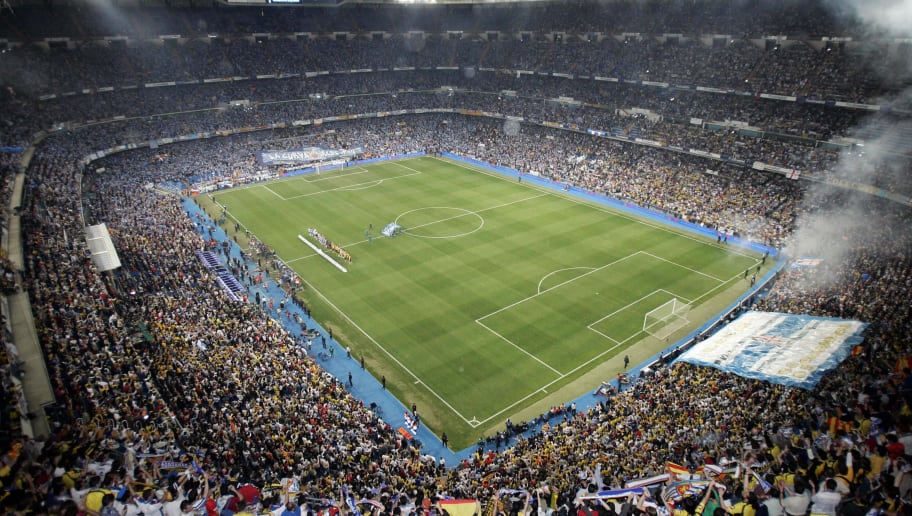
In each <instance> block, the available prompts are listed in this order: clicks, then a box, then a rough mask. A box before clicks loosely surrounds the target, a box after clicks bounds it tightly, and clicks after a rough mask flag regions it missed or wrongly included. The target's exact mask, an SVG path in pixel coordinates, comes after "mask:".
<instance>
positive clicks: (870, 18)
mask: <svg viewBox="0 0 912 516" xmlns="http://www.w3.org/2000/svg"><path fill="white" fill-rule="evenodd" d="M834 3H835V4H836V8H837V9H839V10H840V11H842V10H843V9H845V10H849V11H850V12H852V14H854V15H855V16H856V17H858V19H859V20H860V21H861V22H862V23H864V24H865V25H866V26H867V28H869V29H871V31H870V32H869V35H872V36H873V35H877V34H878V33H880V34H881V35H891V36H893V37H909V36H912V0H837V1H836V2H834Z"/></svg>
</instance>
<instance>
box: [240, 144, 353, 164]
mask: <svg viewBox="0 0 912 516" xmlns="http://www.w3.org/2000/svg"><path fill="white" fill-rule="evenodd" d="M363 153H364V151H363V150H362V149H361V147H355V148H353V149H324V148H322V147H307V148H304V149H299V150H288V151H275V150H272V151H261V152H258V153H257V159H259V160H260V163H262V164H264V165H289V164H294V163H311V162H314V161H330V160H335V159H349V158H354V157H355V156H360V155H361V154H363Z"/></svg>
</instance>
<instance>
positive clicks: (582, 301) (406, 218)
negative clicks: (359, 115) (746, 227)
mask: <svg viewBox="0 0 912 516" xmlns="http://www.w3.org/2000/svg"><path fill="white" fill-rule="evenodd" d="M214 197H215V200H216V201H217V202H218V203H220V204H222V205H224V206H227V208H228V210H229V212H230V214H231V216H232V217H234V218H236V219H237V220H238V221H240V223H241V224H242V225H243V226H245V227H246V228H247V229H248V230H250V231H251V232H252V233H253V234H255V235H256V236H257V237H258V238H259V239H261V240H262V241H264V242H266V243H267V244H268V245H269V246H271V247H272V248H273V249H275V250H276V252H277V253H278V255H279V257H280V258H281V259H282V260H283V261H285V262H286V263H288V264H289V265H290V266H291V267H292V268H293V269H294V270H295V271H296V272H297V273H298V274H300V275H301V276H302V277H303V278H305V279H306V280H307V282H308V283H309V284H310V285H311V290H317V291H319V292H320V293H321V294H323V295H324V296H326V298H328V299H329V300H330V301H331V303H332V307H328V306H327V308H325V313H316V315H317V317H318V320H321V323H322V322H323V319H324V318H325V319H327V320H328V322H329V321H333V322H336V321H341V324H340V325H339V326H341V327H343V328H346V327H347V328H348V329H347V330H346V331H345V335H344V337H343V338H344V339H345V340H346V344H350V345H351V347H352V349H353V354H354V355H355V356H356V357H360V356H361V355H363V356H364V357H365V358H366V361H367V363H368V368H369V369H371V370H372V371H374V372H375V375H376V376H378V377H379V375H380V374H385V375H386V377H387V385H388V386H390V388H391V390H392V391H393V393H394V394H396V395H397V396H398V397H399V398H400V399H402V400H403V401H404V402H405V403H406V405H409V404H411V403H412V402H417V403H418V406H419V407H420V409H419V410H420V411H421V414H422V420H423V421H424V422H425V423H426V424H428V425H429V426H430V427H431V428H432V429H435V430H436V431H437V433H439V432H440V431H443V430H445V431H446V432H447V434H448V435H449V436H450V441H451V442H452V443H453V444H454V446H461V445H468V444H471V443H472V442H474V440H475V439H477V437H478V436H479V434H480V433H481V432H482V431H483V430H490V429H492V428H501V427H502V423H503V421H504V420H506V419H507V418H508V417H510V416H511V415H513V414H515V413H516V412H517V411H519V410H521V409H522V408H524V407H526V406H528V405H530V404H532V403H534V402H536V401H540V400H541V399H542V398H543V397H544V396H545V395H546V394H547V393H548V392H553V391H554V390H556V389H558V388H561V387H565V386H567V385H568V384H571V383H572V382H573V381H574V380H578V379H579V378H580V376H581V375H582V374H584V373H586V372H588V371H590V370H591V369H592V368H593V367H595V366H597V365H598V364H599V363H601V362H604V361H605V360H606V359H608V358H610V357H613V356H615V355H623V354H624V353H625V352H626V351H625V350H628V348H629V347H630V346H631V345H633V344H636V343H638V342H640V341H641V340H642V339H644V337H646V335H645V334H644V333H643V332H642V331H641V330H642V327H643V317H644V315H645V313H646V312H648V311H649V310H652V309H654V308H656V307H658V306H659V305H661V304H662V303H665V302H666V301H668V300H669V299H671V297H677V298H678V299H681V300H682V301H684V302H687V303H691V304H693V305H694V306H698V305H700V304H702V303H704V302H707V301H710V300H713V299H715V300H716V302H718V301H719V299H718V297H719V296H722V297H724V298H725V299H722V301H723V302H725V303H728V302H731V301H732V300H733V296H734V295H737V294H732V293H731V290H732V289H731V288H730V287H731V286H732V284H734V283H737V281H738V280H740V279H741V278H742V275H743V271H744V270H745V269H746V268H747V267H751V266H755V265H756V264H757V263H758V260H757V259H756V257H754V256H748V255H745V254H741V253H740V252H735V251H734V250H732V249H730V248H728V247H725V246H718V245H715V243H714V242H711V241H709V240H705V239H700V238H695V237H693V236H690V235H685V234H679V233H676V232H674V231H671V230H670V229H668V228H665V227H659V226H656V225H653V224H649V223H644V222H642V221H638V220H635V219H633V218H631V217H628V216H626V215H622V214H618V213H615V212H612V211H609V210H607V209H605V208H603V207H600V206H593V205H590V204H587V203H583V202H579V201H577V200H575V199H573V198H569V197H565V196H562V195H559V194H556V193H552V192H549V191H543V190H541V189H538V188H536V187H534V186H530V185H528V184H525V183H524V184H518V183H516V182H515V181H513V180H510V179H506V178H503V177H500V176H497V175H493V174H487V173H482V172H480V171H476V170H471V169H469V168H468V167H465V166H463V165H460V164H455V163H451V162H447V161H444V160H439V159H434V158H427V157H426V158H418V159H410V160H404V161H394V162H384V163H378V164H373V165H369V166H364V167H352V168H347V169H342V170H336V171H330V172H324V173H320V174H312V175H306V176H297V177H293V178H288V179H283V180H279V181H275V182H271V183H267V184H257V185H252V186H249V187H245V188H238V189H234V190H227V191H223V192H218V193H216V194H214ZM392 221H397V222H398V223H399V224H401V225H402V226H403V227H404V228H405V230H406V234H404V235H401V236H398V237H396V238H393V239H387V238H384V237H382V236H380V235H379V231H380V229H381V228H382V227H383V226H384V225H386V224H387V223H389V222H392ZM369 224H373V231H372V235H373V241H372V242H370V243H369V242H368V241H367V239H366V238H365V230H367V228H368V225H369ZM308 227H314V228H317V229H318V230H319V231H320V232H321V233H322V234H323V235H324V236H326V237H327V238H329V239H330V240H332V241H334V242H336V243H338V244H339V245H341V246H342V247H343V248H345V249H346V250H348V251H349V252H350V253H351V254H352V256H353V257H354V260H353V263H352V264H351V265H350V266H348V268H349V272H348V273H342V272H340V271H339V270H337V269H335V268H334V267H332V266H331V265H330V264H329V263H327V262H326V261H325V260H323V259H322V258H321V257H319V256H317V255H315V254H314V253H313V252H312V251H311V250H310V249H309V248H307V246H305V245H304V244H303V243H301V242H300V241H299V240H298V238H297V235H298V234H304V235H306V233H307V228H308ZM741 291H742V292H743V289H741ZM309 294H310V295H311V298H312V299H314V300H315V301H317V300H316V299H315V298H316V296H313V292H310V293H309ZM334 309H337V310H338V311H341V312H342V313H344V316H345V317H342V316H341V315H340V314H339V313H338V312H335V313H333V312H334ZM344 319H348V320H349V321H350V322H352V323H353V324H350V323H348V322H346V321H344ZM701 322H702V321H694V323H695V324H694V325H696V324H698V323H701ZM331 324H333V325H334V326H336V324H335V323H331ZM361 332H363V334H361ZM364 334H366V335H364ZM662 347H664V346H662ZM594 387H595V385H585V386H580V387H579V388H578V389H577V390H578V392H580V393H581V392H584V391H586V390H591V389H594ZM390 419H391V421H390V423H391V424H393V425H394V426H395V425H397V424H398V423H399V421H398V420H397V418H392V417H391V418H390Z"/></svg>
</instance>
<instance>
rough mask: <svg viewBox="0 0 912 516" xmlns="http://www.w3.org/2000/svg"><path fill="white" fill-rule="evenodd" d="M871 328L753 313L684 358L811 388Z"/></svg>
mask: <svg viewBox="0 0 912 516" xmlns="http://www.w3.org/2000/svg"><path fill="white" fill-rule="evenodd" d="M865 327H867V324H865V323H862V322H859V321H852V320H847V319H834V318H827V317H813V316H809V315H791V314H783V313H768V312H747V313H745V314H744V315H742V316H741V317H739V318H738V319H736V320H735V321H734V322H732V323H730V324H728V325H727V326H725V327H723V328H722V329H720V330H719V331H718V332H717V333H715V334H714V335H712V336H711V337H709V338H708V339H706V340H704V341H703V342H700V343H699V344H697V345H695V346H694V347H693V348H691V349H690V350H688V351H687V352H686V353H684V354H683V355H681V358H680V359H679V360H681V361H683V362H688V363H691V364H697V365H703V366H708V367H715V368H716V369H721V370H723V371H728V372H730V373H734V374H736V375H738V376H743V377H746V378H754V379H758V380H765V381H769V382H772V383H778V384H782V385H788V386H793V387H802V388H805V389H811V388H813V387H814V386H815V385H816V384H817V382H819V381H820V379H821V378H822V377H823V375H824V374H825V373H826V372H828V371H830V370H832V369H834V368H835V367H836V366H838V365H839V364H840V362H842V361H843V360H845V358H846V357H847V356H849V353H851V351H852V348H853V347H855V346H856V345H858V344H860V343H861V342H862V341H863V340H864V338H863V337H862V335H861V333H862V332H863V331H864V329H865Z"/></svg>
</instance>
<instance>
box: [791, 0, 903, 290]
mask: <svg viewBox="0 0 912 516" xmlns="http://www.w3.org/2000/svg"><path fill="white" fill-rule="evenodd" d="M830 6H831V7H832V8H833V9H832V12H833V14H834V16H838V17H844V16H848V17H850V18H854V20H852V21H851V22H850V23H849V25H857V24H858V23H861V26H860V29H861V30H860V31H859V33H860V34H861V37H860V38H859V39H862V40H866V41H877V42H878V43H877V44H878V45H881V47H880V49H881V50H880V52H882V53H881V54H880V59H875V57H874V56H872V55H867V56H865V55H862V56H856V57H854V59H860V60H862V61H859V62H858V63H856V64H857V65H858V66H862V64H861V63H862V62H864V63H865V64H864V66H865V67H866V68H867V69H868V70H870V71H871V73H873V74H874V75H875V77H876V78H877V79H878V80H879V81H881V84H884V85H886V86H887V87H888V88H889V87H891V86H892V85H897V84H908V81H907V78H908V77H910V76H912V56H910V55H909V53H907V52H904V51H902V47H900V46H898V45H897V44H896V43H895V42H893V41H892V40H893V39H894V38H900V37H908V36H909V35H910V34H912V0H833V1H832V2H831V3H830ZM883 57H887V59H883ZM850 58H851V57H850ZM877 61H880V63H885V64H882V65H881V66H877V64H876V63H877ZM910 99H912V88H906V89H905V91H897V92H896V93H894V94H892V95H889V96H886V97H883V98H879V99H868V100H865V101H864V102H868V103H875V104H880V105H882V106H884V105H893V106H896V107H900V108H904V109H908V106H909V105H910V104H909V102H910ZM910 130H912V122H910V121H909V120H908V119H904V118H902V117H895V116H890V115H885V114H874V115H872V116H870V117H867V118H865V119H863V120H862V121H861V123H860V124H859V125H858V126H857V127H854V128H852V129H851V130H850V131H848V135H849V136H852V137H855V138H858V139H861V140H864V145H863V146H860V147H852V148H849V149H846V150H844V151H843V152H841V153H840V156H839V160H838V162H837V163H836V164H835V165H833V166H831V167H829V170H827V171H826V176H827V177H828V178H835V179H839V180H843V181H850V182H852V183H855V184H859V185H868V186H873V187H875V188H877V189H883V190H881V191H886V190H895V191H898V192H902V193H903V194H904V195H909V193H910V192H912V188H909V182H910V179H909V167H910V161H909V159H908V157H905V156H902V154H903V153H906V152H908V149H905V148H903V147H902V146H901V145H897V143H898V142H897V141H896V140H895V139H894V138H895V135H896V134H903V133H905V132H907V131H910ZM910 134H912V133H910ZM817 172H820V171H817ZM862 188H864V187H862ZM883 202H887V201H884V200H883V199H880V198H878V197H876V196H873V195H871V194H870V193H864V192H862V191H859V190H858V189H853V188H847V189H838V188H834V187H832V186H826V185H817V184H815V183H811V185H810V186H809V187H808V191H807V193H806V194H805V198H804V201H803V205H802V208H801V211H802V213H801V215H799V217H798V220H797V221H796V229H795V231H794V233H793V235H792V239H791V243H790V244H789V245H788V247H787V248H786V249H785V251H786V254H787V255H788V256H790V257H792V258H798V257H802V256H810V257H820V258H823V259H824V260H825V262H827V263H828V264H830V265H831V266H834V268H833V269H830V270H831V271H836V270H838V267H839V266H844V265H847V263H846V262H845V260H847V259H849V257H850V256H851V255H852V254H854V253H855V252H857V251H858V250H859V249H862V248H870V246H873V245H876V241H877V239H878V238H880V237H882V235H884V234H886V233H889V231H890V230H891V228H890V227H889V226H890V225H892V224H895V222H894V221H893V220H892V219H889V218H884V217H881V216H880V213H882V210H879V209H876V206H877V205H878V204H879V203H883ZM896 229H901V230H903V231H904V230H905V228H896ZM818 279H819V280H822V281H823V282H824V283H826V282H827V279H828V278H826V277H820V278H818ZM829 279H830V280H834V279H835V278H829Z"/></svg>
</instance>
